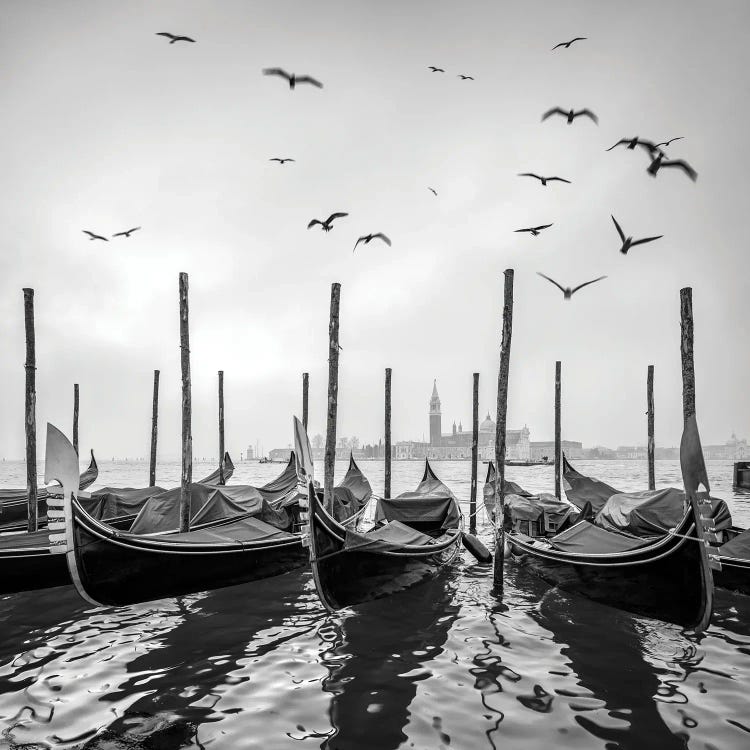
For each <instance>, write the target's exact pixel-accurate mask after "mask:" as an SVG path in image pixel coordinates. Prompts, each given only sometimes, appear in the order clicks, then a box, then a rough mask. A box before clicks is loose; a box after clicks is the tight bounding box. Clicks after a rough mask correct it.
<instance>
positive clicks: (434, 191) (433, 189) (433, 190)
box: [427, 187, 437, 195]
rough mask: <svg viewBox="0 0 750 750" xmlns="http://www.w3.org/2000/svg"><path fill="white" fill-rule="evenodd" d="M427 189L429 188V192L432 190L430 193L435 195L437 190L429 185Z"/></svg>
mask: <svg viewBox="0 0 750 750" xmlns="http://www.w3.org/2000/svg"><path fill="white" fill-rule="evenodd" d="M427 189H428V190H429V191H430V192H432V193H434V194H435V195H437V190H435V188H431V187H428V188H427Z"/></svg>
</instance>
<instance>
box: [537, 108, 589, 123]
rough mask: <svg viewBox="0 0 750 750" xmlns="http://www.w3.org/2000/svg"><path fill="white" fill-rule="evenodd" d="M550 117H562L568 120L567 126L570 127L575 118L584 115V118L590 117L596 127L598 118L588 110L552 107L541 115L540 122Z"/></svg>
mask: <svg viewBox="0 0 750 750" xmlns="http://www.w3.org/2000/svg"><path fill="white" fill-rule="evenodd" d="M552 115H562V116H563V117H567V118H568V125H570V124H571V123H572V122H573V120H575V119H576V117H580V116H581V115H585V116H586V117H590V118H591V119H592V120H593V121H594V122H595V123H596V124H597V125H598V124H599V118H598V117H597V116H596V115H595V114H594V113H593V112H592V111H591V110H590V109H579V110H574V109H567V110H566V109H563V108H562V107H553V108H552V109H548V110H547V111H546V112H545V113H544V114H543V115H542V122H544V121H545V120H546V119H547V118H548V117H551V116H552Z"/></svg>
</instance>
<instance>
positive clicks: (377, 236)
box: [352, 232, 391, 252]
mask: <svg viewBox="0 0 750 750" xmlns="http://www.w3.org/2000/svg"><path fill="white" fill-rule="evenodd" d="M376 239H380V240H383V242H385V244H386V245H388V247H390V246H391V241H390V240H389V239H388V237H386V236H385V235H384V234H383V233H382V232H378V233H377V234H366V235H364V236H362V237H360V238H359V239H358V240H357V241H356V242H355V243H354V250H356V249H357V245H359V243H360V242H364V243H365V245H368V244H369V243H370V242H372V241H373V240H376ZM354 250H352V252H354Z"/></svg>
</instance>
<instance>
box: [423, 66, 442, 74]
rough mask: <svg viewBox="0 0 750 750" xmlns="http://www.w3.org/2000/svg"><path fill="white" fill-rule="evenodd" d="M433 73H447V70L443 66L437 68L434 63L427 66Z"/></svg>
mask: <svg viewBox="0 0 750 750" xmlns="http://www.w3.org/2000/svg"><path fill="white" fill-rule="evenodd" d="M427 67H428V68H429V69H430V70H431V71H432V72H433V73H445V70H443V68H436V67H435V66H434V65H428V66H427Z"/></svg>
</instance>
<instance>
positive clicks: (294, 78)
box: [263, 68, 323, 89]
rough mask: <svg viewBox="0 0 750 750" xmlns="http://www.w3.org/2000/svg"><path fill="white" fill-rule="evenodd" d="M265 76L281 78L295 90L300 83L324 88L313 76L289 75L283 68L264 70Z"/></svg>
mask: <svg viewBox="0 0 750 750" xmlns="http://www.w3.org/2000/svg"><path fill="white" fill-rule="evenodd" d="M263 75H264V76H279V77H280V78H284V79H286V80H287V81H288V82H289V88H290V89H293V88H294V87H295V86H296V85H297V84H298V83H311V84H312V85H313V86H317V87H318V88H319V89H322V88H323V84H322V83H321V82H320V81H318V80H316V79H315V78H313V77H312V76H307V75H305V76H298V75H297V74H296V73H287V72H286V71H285V70H282V69H281V68H263Z"/></svg>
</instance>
